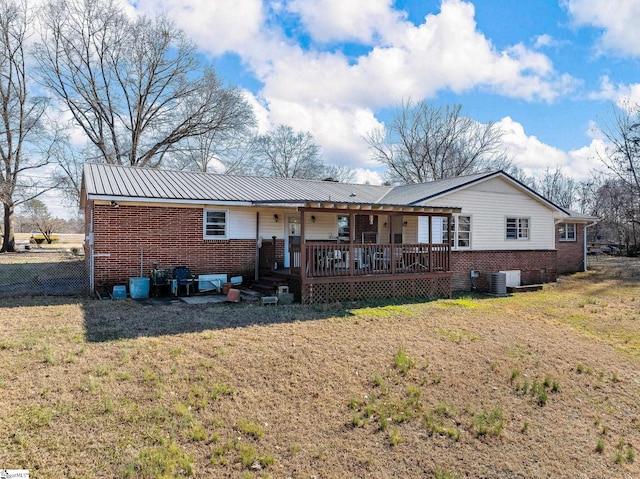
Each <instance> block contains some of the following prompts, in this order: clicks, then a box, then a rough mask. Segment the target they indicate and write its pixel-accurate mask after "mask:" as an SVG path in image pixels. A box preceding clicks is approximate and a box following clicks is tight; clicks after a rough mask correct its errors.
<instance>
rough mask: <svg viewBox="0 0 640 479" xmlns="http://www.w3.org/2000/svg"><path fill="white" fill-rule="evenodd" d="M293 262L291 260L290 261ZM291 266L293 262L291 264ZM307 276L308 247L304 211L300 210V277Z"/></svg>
mask: <svg viewBox="0 0 640 479" xmlns="http://www.w3.org/2000/svg"><path fill="white" fill-rule="evenodd" d="M289 261H291V260H289ZM289 264H291V262H289ZM306 275H307V245H306V244H305V242H304V209H301V210H300V277H301V278H304V277H305V276H306Z"/></svg>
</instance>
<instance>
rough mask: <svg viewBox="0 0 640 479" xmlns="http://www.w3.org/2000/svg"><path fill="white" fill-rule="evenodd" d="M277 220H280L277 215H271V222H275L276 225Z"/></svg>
mask: <svg viewBox="0 0 640 479" xmlns="http://www.w3.org/2000/svg"><path fill="white" fill-rule="evenodd" d="M279 219H280V218H279V217H278V215H277V214H275V215H273V221H275V222H276V223H277V222H278V220H279Z"/></svg>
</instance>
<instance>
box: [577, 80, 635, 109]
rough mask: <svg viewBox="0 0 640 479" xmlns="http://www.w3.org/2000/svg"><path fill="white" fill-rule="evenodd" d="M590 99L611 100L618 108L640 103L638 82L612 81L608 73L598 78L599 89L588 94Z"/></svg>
mask: <svg viewBox="0 0 640 479" xmlns="http://www.w3.org/2000/svg"><path fill="white" fill-rule="evenodd" d="M589 98H590V99H592V100H611V101H613V102H614V103H615V104H616V105H618V106H619V107H620V108H625V107H627V106H628V105H638V104H640V83H631V84H628V85H625V84H623V83H617V84H616V83H614V82H613V81H612V80H611V78H609V76H608V75H604V76H603V77H602V78H601V79H600V90H599V91H596V92H592V93H591V94H589Z"/></svg>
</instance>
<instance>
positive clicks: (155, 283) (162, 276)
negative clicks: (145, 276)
mask: <svg viewBox="0 0 640 479" xmlns="http://www.w3.org/2000/svg"><path fill="white" fill-rule="evenodd" d="M149 276H150V277H151V286H152V287H153V290H154V292H155V296H158V292H159V290H160V288H161V287H163V286H167V287H168V286H171V275H170V274H169V270H168V269H159V268H154V269H152V270H151V274H150V275H149Z"/></svg>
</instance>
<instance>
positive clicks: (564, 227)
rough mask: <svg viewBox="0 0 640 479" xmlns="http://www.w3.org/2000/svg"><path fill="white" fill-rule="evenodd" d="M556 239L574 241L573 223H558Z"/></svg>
mask: <svg viewBox="0 0 640 479" xmlns="http://www.w3.org/2000/svg"><path fill="white" fill-rule="evenodd" d="M558 239H559V240H560V241H575V240H576V225H575V223H560V225H559V228H558Z"/></svg>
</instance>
